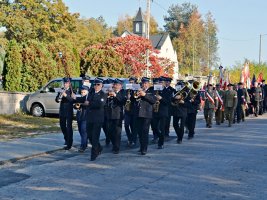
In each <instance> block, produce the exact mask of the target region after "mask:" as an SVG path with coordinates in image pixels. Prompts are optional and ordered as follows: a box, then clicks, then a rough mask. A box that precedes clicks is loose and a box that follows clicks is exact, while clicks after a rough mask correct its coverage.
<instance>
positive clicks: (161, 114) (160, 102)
mask: <svg viewBox="0 0 267 200" xmlns="http://www.w3.org/2000/svg"><path fill="white" fill-rule="evenodd" d="M158 81H159V84H160V85H162V90H161V91H160V90H159V91H154V93H155V96H156V98H157V101H156V103H155V104H154V105H153V119H152V123H151V125H152V130H153V134H155V135H156V137H157V138H158V141H157V143H158V149H163V148H164V137H165V126H166V121H167V118H168V116H169V112H168V111H169V105H170V101H171V96H170V93H169V91H168V90H167V89H166V87H165V79H164V78H163V77H160V78H159V79H158ZM154 137H155V136H154Z"/></svg>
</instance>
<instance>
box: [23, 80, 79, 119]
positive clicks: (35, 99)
mask: <svg viewBox="0 0 267 200" xmlns="http://www.w3.org/2000/svg"><path fill="white" fill-rule="evenodd" d="M71 84H72V89H73V91H74V92H78V91H79V88H80V87H81V85H82V78H81V77H78V78H72V80H71ZM62 87H63V81H62V78H56V79H53V80H51V81H49V82H48V83H47V84H46V85H45V86H44V87H42V88H41V89H40V90H38V91H36V92H34V93H32V94H30V95H29V99H28V101H27V110H28V112H30V113H31V114H32V115H33V116H37V117H42V116H45V115H46V114H58V113H59V103H57V102H56V101H55V99H56V96H57V91H59V90H60V89H61V88H62Z"/></svg>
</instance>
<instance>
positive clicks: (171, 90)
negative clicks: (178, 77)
mask: <svg viewBox="0 0 267 200" xmlns="http://www.w3.org/2000/svg"><path fill="white" fill-rule="evenodd" d="M164 78H165V87H166V90H167V91H168V93H169V95H170V96H171V97H172V96H173V95H174V93H175V92H176V90H175V89H174V88H173V87H171V81H172V78H169V77H164ZM171 109H172V106H171V103H169V109H168V117H167V119H166V124H165V136H166V137H168V136H169V134H170V125H171V116H172V110H171Z"/></svg>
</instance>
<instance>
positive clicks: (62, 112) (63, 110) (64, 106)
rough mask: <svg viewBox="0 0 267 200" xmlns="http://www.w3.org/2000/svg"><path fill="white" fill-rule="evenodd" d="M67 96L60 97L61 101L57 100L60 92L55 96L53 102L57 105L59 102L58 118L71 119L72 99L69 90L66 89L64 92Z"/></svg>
mask: <svg viewBox="0 0 267 200" xmlns="http://www.w3.org/2000/svg"><path fill="white" fill-rule="evenodd" d="M65 92H66V94H67V96H66V97H62V100H61V101H60V100H59V96H60V94H61V92H59V93H58V94H57V96H56V99H55V101H56V102H57V103H59V102H60V106H59V116H60V117H73V101H74V100H73V99H72V98H71V90H70V89H68V90H66V91H65Z"/></svg>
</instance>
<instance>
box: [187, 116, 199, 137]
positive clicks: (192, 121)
mask: <svg viewBox="0 0 267 200" xmlns="http://www.w3.org/2000/svg"><path fill="white" fill-rule="evenodd" d="M196 119H197V113H187V128H188V137H194V135H195V127H196Z"/></svg>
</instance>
